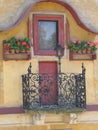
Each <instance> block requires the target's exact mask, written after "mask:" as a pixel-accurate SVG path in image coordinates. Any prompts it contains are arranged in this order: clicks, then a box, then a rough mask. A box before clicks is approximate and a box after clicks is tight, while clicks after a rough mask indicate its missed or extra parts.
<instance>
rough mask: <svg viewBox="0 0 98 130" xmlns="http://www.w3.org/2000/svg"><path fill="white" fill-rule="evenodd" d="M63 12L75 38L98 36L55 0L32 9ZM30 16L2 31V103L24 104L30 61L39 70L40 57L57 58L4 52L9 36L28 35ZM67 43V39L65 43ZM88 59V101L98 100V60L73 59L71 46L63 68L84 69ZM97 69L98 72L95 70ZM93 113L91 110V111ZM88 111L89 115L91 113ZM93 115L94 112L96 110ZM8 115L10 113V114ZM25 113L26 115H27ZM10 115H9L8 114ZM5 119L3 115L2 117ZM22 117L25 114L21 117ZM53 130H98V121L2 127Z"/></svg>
mask: <svg viewBox="0 0 98 130" xmlns="http://www.w3.org/2000/svg"><path fill="white" fill-rule="evenodd" d="M36 11H37V12H38V11H39V12H40V11H41V12H42V11H43V12H46V11H47V12H48V13H49V12H55V13H56V12H59V13H63V14H65V15H66V17H67V18H68V20H69V24H70V32H71V34H70V35H71V38H76V39H82V40H91V41H94V40H95V39H96V35H95V34H93V33H90V32H87V31H85V30H83V29H82V28H80V27H79V26H78V25H77V23H76V22H75V20H74V19H73V17H72V15H71V14H70V13H69V11H68V10H66V9H65V8H64V7H63V6H61V5H59V4H56V3H51V2H48V3H46V2H43V3H38V4H36V5H35V6H34V7H32V9H31V10H30V12H36ZM28 18H29V14H28V15H27V16H26V17H25V19H24V20H23V21H22V22H21V23H20V24H19V25H17V27H15V28H13V29H10V30H7V31H3V32H0V43H1V44H0V54H1V55H0V79H1V80H0V106H1V107H3V106H5V107H9V106H21V105H22V80H21V75H22V74H25V73H26V72H27V67H28V65H29V63H30V62H31V63H32V68H33V72H38V62H39V61H47V60H49V61H57V58H55V57H44V58H43V57H36V56H35V57H32V59H31V60H28V61H14V60H13V61H4V60H3V56H2V40H4V39H9V38H10V37H12V36H16V37H26V36H28ZM65 47H66V43H65ZM82 62H83V63H84V65H85V67H86V85H87V104H97V100H98V96H97V95H98V92H96V90H97V89H98V88H97V87H96V86H98V80H97V79H98V78H97V74H98V69H97V63H98V61H97V60H96V61H69V57H68V49H67V52H66V55H65V57H64V58H62V71H63V72H77V73H79V72H81V63H82ZM95 70H96V73H95V72H94V71H95ZM97 91H98V90H97ZM87 115H89V114H87ZM87 115H86V116H87ZM92 115H93V114H92ZM6 116H7V115H6ZM23 116H24V117H25V115H23ZM5 118H6V117H5ZM0 119H2V117H0ZM18 119H19V118H18ZM20 119H21V118H20ZM15 120H16V119H15ZM49 128H50V130H53V129H55V130H56V129H59V128H61V129H65V128H73V130H82V129H84V130H86V129H88V130H92V129H94V130H97V129H98V124H89V125H88V124H76V125H69V124H63V125H62V126H61V125H59V124H56V125H51V126H47V125H45V126H44V125H43V126H32V125H30V126H23V125H22V126H17V127H14V126H10V127H9V128H8V127H5V126H4V127H3V126H2V127H0V130H1V129H2V130H3V129H4V130H9V129H10V130H11V129H14V130H20V129H23V130H28V129H29V130H30V129H33V130H36V129H39V130H48V129H49Z"/></svg>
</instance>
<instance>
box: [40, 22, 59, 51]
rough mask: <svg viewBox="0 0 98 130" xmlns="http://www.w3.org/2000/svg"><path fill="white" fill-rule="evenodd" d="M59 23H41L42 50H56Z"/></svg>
mask: <svg viewBox="0 0 98 130" xmlns="http://www.w3.org/2000/svg"><path fill="white" fill-rule="evenodd" d="M57 30H58V29H57V21H42V20H41V21H39V22H38V39H39V49H40V50H54V49H55V47H56V44H57V41H58V39H57V36H58V34H57Z"/></svg>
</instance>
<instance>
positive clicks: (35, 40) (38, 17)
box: [30, 14, 64, 56]
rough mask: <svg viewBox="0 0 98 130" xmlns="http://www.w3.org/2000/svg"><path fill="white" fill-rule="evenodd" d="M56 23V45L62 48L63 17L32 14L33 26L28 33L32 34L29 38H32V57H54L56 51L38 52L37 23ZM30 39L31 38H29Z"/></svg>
mask: <svg viewBox="0 0 98 130" xmlns="http://www.w3.org/2000/svg"><path fill="white" fill-rule="evenodd" d="M40 20H43V21H45V20H46V21H57V22H58V27H57V28H58V31H57V33H58V43H57V44H60V45H61V46H62V47H64V15H60V14H58V15H56V14H32V21H33V26H32V28H31V29H33V31H32V30H31V31H30V32H32V35H30V37H33V47H34V55H41V56H55V55H56V51H55V50H40V49H39V45H38V21H40ZM31 39H32V38H31Z"/></svg>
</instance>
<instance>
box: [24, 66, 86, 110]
mask: <svg viewBox="0 0 98 130" xmlns="http://www.w3.org/2000/svg"><path fill="white" fill-rule="evenodd" d="M31 67H32V66H31V64H30V66H29V67H28V73H27V74H25V75H22V86H23V107H24V109H26V110H33V111H34V110H37V111H39V110H42V111H43V110H45V111H49V110H55V111H60V110H64V111H70V110H72V111H73V110H84V109H86V86H85V68H84V66H83V64H82V72H81V73H78V74H75V73H59V74H38V73H32V72H31ZM54 86H57V88H56V87H54ZM54 88H56V89H54Z"/></svg>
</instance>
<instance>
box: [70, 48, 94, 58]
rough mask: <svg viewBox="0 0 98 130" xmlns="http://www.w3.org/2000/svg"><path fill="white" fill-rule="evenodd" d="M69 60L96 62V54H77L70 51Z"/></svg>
mask: <svg viewBox="0 0 98 130" xmlns="http://www.w3.org/2000/svg"><path fill="white" fill-rule="evenodd" d="M69 59H70V60H95V59H96V53H76V52H73V51H71V50H70V51H69Z"/></svg>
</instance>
